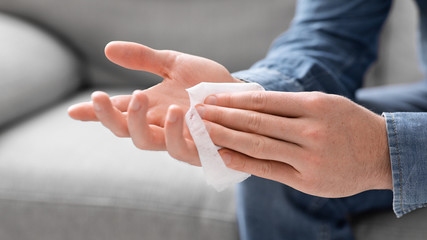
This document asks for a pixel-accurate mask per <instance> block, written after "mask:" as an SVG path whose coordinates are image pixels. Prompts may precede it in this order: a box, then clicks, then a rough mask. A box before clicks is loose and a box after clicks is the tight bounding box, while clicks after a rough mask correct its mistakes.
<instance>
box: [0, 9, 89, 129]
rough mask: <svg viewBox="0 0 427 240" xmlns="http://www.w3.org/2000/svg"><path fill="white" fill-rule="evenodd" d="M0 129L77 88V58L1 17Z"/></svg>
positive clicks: (49, 39) (55, 42) (29, 26)
mask: <svg viewBox="0 0 427 240" xmlns="http://www.w3.org/2000/svg"><path fill="white" fill-rule="evenodd" d="M0 33H1V37H0V53H1V54H0V63H1V64H0V89H1V94H0V126H1V125H3V124H4V123H6V122H10V121H12V120H14V119H16V118H17V117H20V116H22V115H24V114H27V113H28V112H31V111H34V110H38V109H40V108H41V107H43V106H46V105H50V104H52V103H53V102H55V101H57V100H60V99H62V98H64V96H65V95H67V94H70V93H73V92H75V90H76V89H77V87H78V86H79V85H80V82H79V79H80V74H81V73H80V71H79V62H78V60H77V59H76V56H75V55H74V54H73V53H72V52H71V51H70V50H69V49H68V48H67V47H66V46H65V45H64V44H63V43H61V42H60V41H58V40H57V39H55V38H54V37H53V36H52V35H51V34H49V33H47V32H45V31H43V30H42V29H40V28H38V27H36V26H34V25H33V24H30V23H27V22H24V21H23V20H20V19H17V18H14V17H12V16H9V15H5V14H0Z"/></svg>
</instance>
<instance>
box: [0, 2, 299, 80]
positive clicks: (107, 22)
mask: <svg viewBox="0 0 427 240" xmlns="http://www.w3.org/2000/svg"><path fill="white" fill-rule="evenodd" d="M2 3H3V4H2V5H0V9H3V10H5V11H9V12H13V13H16V14H19V15H23V16H25V17H29V18H31V19H36V20H37V22H39V23H40V24H42V25H45V26H48V27H49V28H51V29H53V30H54V31H56V32H58V33H59V34H60V35H62V36H64V37H65V38H67V39H69V40H70V42H71V43H72V44H73V45H75V46H76V47H77V48H78V49H80V50H81V51H82V52H84V53H85V54H86V56H87V58H88V59H87V60H88V63H89V74H90V77H89V80H90V81H91V82H94V83H97V84H107V83H109V84H113V83H115V84H124V83H125V84H137V85H141V86H148V85H150V84H153V83H154V82H155V80H159V78H156V77H154V76H153V75H150V74H145V73H141V72H136V71H128V70H124V69H121V68H119V67H116V66H114V65H113V64H111V63H109V62H108V61H107V60H106V59H105V58H104V56H103V49H104V46H105V44H106V43H108V42H109V41H112V40H128V41H135V42H140V43H143V44H146V45H148V46H150V47H153V48H158V49H173V50H177V51H181V52H186V53H190V54H195V55H199V56H203V57H207V58H210V59H213V60H215V61H218V62H220V63H221V64H223V65H224V66H225V67H227V68H228V69H229V70H230V71H237V70H242V69H245V68H248V67H249V66H251V65H252V64H253V63H254V62H255V61H257V60H259V59H260V58H262V57H263V56H264V55H265V53H266V51H267V48H268V47H269V45H270V43H271V41H272V39H273V38H274V37H276V36H277V35H278V34H280V33H281V32H283V31H284V30H285V29H286V28H287V27H288V24H289V22H290V21H291V19H292V17H293V12H294V2H293V1H287V2H284V1H280V0H271V1H257V0H233V1H228V0H217V1H210V0H201V1H200V0H197V1H196V0H185V1H175V0H161V1H158V0H144V1H134V0H108V1H104V0H91V1H87V0H73V1H66V0H62V1H58V0H2ZM47 6H48V7H47ZM141 80H144V81H141ZM147 84H148V85H147Z"/></svg>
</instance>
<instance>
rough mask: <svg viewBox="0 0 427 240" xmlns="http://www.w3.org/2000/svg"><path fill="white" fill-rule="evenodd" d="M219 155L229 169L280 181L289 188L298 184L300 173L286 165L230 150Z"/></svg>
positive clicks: (222, 150) (220, 152)
mask: <svg viewBox="0 0 427 240" xmlns="http://www.w3.org/2000/svg"><path fill="white" fill-rule="evenodd" d="M219 154H220V155H221V157H222V159H223V160H224V163H225V165H226V166H227V167H228V168H231V169H234V170H237V171H241V172H246V173H250V174H253V175H255V176H258V177H262V178H266V179H271V180H274V181H278V182H281V183H284V184H286V185H289V186H294V185H296V184H297V183H298V182H297V181H298V178H299V172H298V171H297V170H295V168H293V167H292V166H290V165H288V164H286V163H283V162H276V161H269V160H263V159H257V158H253V157H250V156H246V155H244V154H241V153H238V152H235V151H231V150H229V149H221V150H219Z"/></svg>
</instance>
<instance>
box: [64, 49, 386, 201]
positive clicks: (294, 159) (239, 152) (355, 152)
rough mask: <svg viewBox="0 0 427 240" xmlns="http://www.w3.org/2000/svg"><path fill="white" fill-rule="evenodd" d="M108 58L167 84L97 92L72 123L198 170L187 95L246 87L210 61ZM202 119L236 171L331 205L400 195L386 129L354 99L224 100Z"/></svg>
mask: <svg viewBox="0 0 427 240" xmlns="http://www.w3.org/2000/svg"><path fill="white" fill-rule="evenodd" d="M105 54H106V56H107V58H108V59H110V60H111V61H112V62H114V63H116V64H118V65H120V66H123V67H125V68H129V69H134V70H141V71H148V72H151V73H154V74H157V75H159V76H162V77H163V78H164V79H163V81H162V82H161V83H159V84H157V85H156V86H154V87H152V88H149V89H147V90H143V91H141V90H136V91H135V92H134V93H133V94H132V95H125V96H115V97H111V98H110V97H109V96H108V95H107V94H106V93H103V92H94V93H93V94H92V102H84V103H79V104H76V105H73V106H71V107H70V108H69V110H68V112H69V115H70V116H71V117H72V118H73V119H76V120H81V121H99V122H101V123H102V124H103V125H104V126H105V127H106V128H108V129H110V130H111V131H112V132H113V133H114V134H115V135H116V136H118V137H130V138H132V141H133V143H134V144H135V146H136V147H138V148H140V149H145V150H165V151H168V153H169V154H170V155H171V156H172V157H174V158H176V159H178V160H181V161H185V162H187V163H190V164H192V165H196V166H200V160H199V158H198V153H197V149H196V147H195V145H194V142H193V140H192V138H191V136H190V134H189V132H188V128H187V127H186V125H185V121H184V113H185V112H186V111H187V110H188V107H189V100H188V95H187V93H186V91H185V89H186V88H189V87H191V86H194V85H196V84H198V83H199V82H201V81H204V82H241V81H239V80H237V79H235V78H233V77H232V76H231V75H230V73H229V72H228V71H227V69H226V68H224V67H223V66H222V65H220V64H218V63H216V62H214V61H211V60H209V59H206V58H201V57H197V56H192V55H188V54H184V53H179V52H175V51H168V50H160V51H159V50H154V49H151V48H148V47H146V46H144V45H140V44H137V43H131V42H112V43H109V44H108V45H107V46H106V48H105ZM278 106H279V107H278ZM198 111H199V113H200V114H201V116H202V117H203V119H204V120H205V123H206V127H207V129H208V131H209V134H210V136H211V138H212V140H213V142H214V143H215V144H217V145H219V146H223V147H224V149H222V150H220V154H221V156H222V157H223V159H224V162H225V164H226V165H227V166H228V167H230V168H233V169H236V170H239V171H244V172H248V173H251V174H254V175H257V176H260V177H263V178H268V179H272V180H275V181H278V182H282V183H284V184H286V185H289V186H291V187H293V188H295V189H298V190H300V191H302V192H305V193H308V194H312V195H317V196H323V197H344V196H350V195H353V194H356V193H359V192H362V191H365V190H369V189H392V180H391V167H390V160H389V153H388V144H387V134H386V128H385V120H384V119H383V118H382V117H380V116H378V115H376V114H374V113H372V112H370V111H369V110H367V109H365V108H363V107H361V106H359V105H357V104H355V103H353V102H351V101H350V100H348V99H346V98H343V97H340V96H336V95H330V94H323V93H317V92H312V93H309V92H304V93H285V92H245V93H233V94H217V95H214V96H211V97H208V98H207V99H206V102H205V104H203V105H199V106H198ZM236 119H239V121H236Z"/></svg>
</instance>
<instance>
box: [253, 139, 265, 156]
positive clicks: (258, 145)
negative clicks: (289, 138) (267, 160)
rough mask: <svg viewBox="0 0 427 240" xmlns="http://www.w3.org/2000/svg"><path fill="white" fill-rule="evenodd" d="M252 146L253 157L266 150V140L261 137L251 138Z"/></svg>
mask: <svg viewBox="0 0 427 240" xmlns="http://www.w3.org/2000/svg"><path fill="white" fill-rule="evenodd" d="M251 139H252V141H251V145H250V146H251V148H250V150H249V152H250V155H251V156H252V157H259V156H260V154H262V153H263V152H264V148H265V140H264V139H263V138H261V137H254V138H251Z"/></svg>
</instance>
